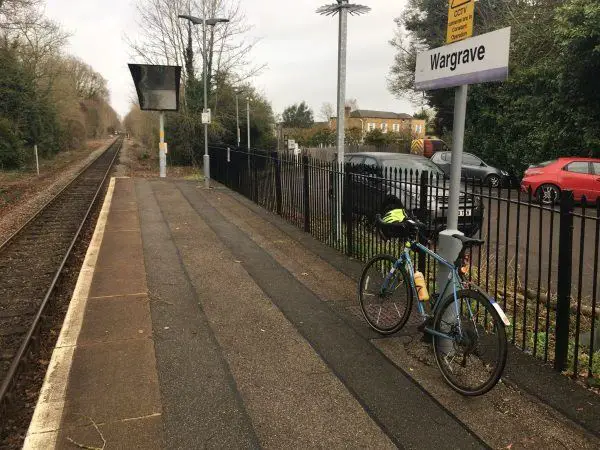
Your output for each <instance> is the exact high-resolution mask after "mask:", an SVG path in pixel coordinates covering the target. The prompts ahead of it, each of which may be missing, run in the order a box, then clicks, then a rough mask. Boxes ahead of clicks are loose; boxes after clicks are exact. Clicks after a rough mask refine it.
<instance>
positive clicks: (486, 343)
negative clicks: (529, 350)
mask: <svg viewBox="0 0 600 450" xmlns="http://www.w3.org/2000/svg"><path fill="white" fill-rule="evenodd" d="M376 222H377V226H378V228H379V230H380V231H381V232H382V234H383V236H384V238H386V239H389V238H391V237H398V238H400V239H402V240H403V241H404V251H403V252H402V254H401V255H400V257H399V258H395V257H393V256H391V255H386V254H381V255H377V256H375V257H373V258H372V259H371V260H370V261H368V262H367V264H366V265H365V267H364V269H363V272H362V275H361V278H360V282H359V286H358V288H359V291H358V297H359V302H360V306H361V310H362V312H363V315H364V317H365V320H366V321H367V323H368V324H369V325H370V326H371V328H373V329H374V330H375V331H377V332H379V333H381V334H383V335H390V334H393V333H396V332H398V331H399V330H400V329H401V328H402V327H404V325H405V324H406V322H407V321H408V319H409V317H410V314H411V312H412V303H413V299H414V298H417V299H418V292H417V286H416V285H415V280H414V275H415V269H414V266H413V263H412V259H411V255H410V251H413V252H419V253H421V254H422V255H428V256H430V257H431V258H433V259H434V260H435V261H437V262H438V263H439V264H441V265H443V266H445V267H446V268H448V270H449V275H448V279H447V281H446V283H445V286H444V289H443V290H442V291H441V293H439V294H433V295H432V296H431V298H430V300H429V303H430V305H431V308H430V312H427V311H426V308H425V304H426V302H422V301H417V308H418V312H419V314H420V316H421V318H422V320H423V322H422V324H421V326H420V328H419V329H420V330H421V331H423V332H424V333H427V334H429V335H431V337H432V341H433V350H434V353H435V360H436V362H437V365H438V367H439V369H440V371H441V372H442V375H443V377H444V379H445V380H446V382H447V383H448V384H449V385H450V386H451V387H452V388H453V389H454V390H456V391H457V392H459V393H460V394H462V395H467V396H476V395H482V394H485V393H486V392H488V391H489V390H490V389H492V388H493V387H494V386H495V385H496V383H497V382H498V380H499V379H500V377H501V375H502V372H503V370H504V366H505V364H506V355H507V346H508V343H507V338H506V331H505V327H506V326H509V325H510V321H509V320H508V318H507V317H506V314H505V313H504V312H503V311H502V308H501V307H500V305H498V304H497V303H496V302H495V301H494V299H493V298H492V297H490V296H489V295H488V294H486V293H485V292H484V291H483V290H482V289H481V288H479V287H478V286H476V285H474V284H472V283H470V282H468V281H467V280H466V277H465V274H466V272H467V270H461V269H463V268H464V267H465V266H464V263H465V262H466V261H467V260H466V257H465V255H466V251H467V250H468V249H472V248H473V247H475V246H481V245H482V244H483V243H484V241H482V240H479V239H471V238H468V237H465V236H463V235H461V234H455V235H454V236H453V237H454V238H456V239H458V240H460V241H461V243H462V249H461V251H460V252H459V255H458V257H457V259H456V261H455V262H454V263H450V262H448V261H447V260H446V259H444V258H443V257H441V256H440V255H438V254H437V253H435V252H433V251H432V250H430V249H428V248H427V247H426V246H424V245H423V244H421V243H420V242H419V233H420V231H422V230H424V229H425V225H423V224H422V223H420V222H418V221H417V220H412V219H407V220H405V221H403V222H401V223H395V224H386V223H384V222H383V221H382V220H381V217H380V216H379V215H378V216H377V217H376ZM450 286H452V288H451V291H450V290H449V288H450ZM469 368H471V369H474V370H473V373H470V372H469Z"/></svg>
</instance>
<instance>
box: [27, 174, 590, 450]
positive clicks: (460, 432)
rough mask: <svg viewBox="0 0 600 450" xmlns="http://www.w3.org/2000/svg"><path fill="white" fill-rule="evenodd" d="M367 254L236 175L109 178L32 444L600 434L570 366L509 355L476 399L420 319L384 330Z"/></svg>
mask: <svg viewBox="0 0 600 450" xmlns="http://www.w3.org/2000/svg"><path fill="white" fill-rule="evenodd" d="M359 268H360V264H358V263H357V262H355V261H350V260H348V259H347V258H346V257H345V256H343V255H341V254H339V253H336V252H335V251H333V250H331V249H329V248H327V247H325V246H324V245H323V244H320V243H319V242H317V241H315V240H314V239H312V238H311V237H310V236H308V235H306V234H303V233H301V232H300V231H299V230H296V229H294V228H293V227H292V226H290V225H288V224H286V223H284V222H283V221H282V220H280V218H278V217H275V216H273V215H271V214H269V213H267V212H265V211H263V210H261V209H260V208H259V207H258V206H256V205H253V204H251V203H250V202H249V201H247V200H246V199H243V198H242V197H240V196H239V195H237V194H235V193H233V192H231V191H230V190H228V189H226V188H223V187H219V186H217V187H215V188H214V189H210V190H205V189H204V188H203V187H202V186H201V185H200V184H198V183H197V182H192V181H177V180H168V181H165V180H158V179H130V178H116V179H112V180H111V184H110V187H109V190H108V194H107V196H106V199H105V202H104V205H103V209H102V212H101V214H100V220H99V222H98V226H97V228H96V232H95V234H94V237H93V239H92V244H91V246H90V248H89V250H88V254H87V256H86V261H85V263H84V266H83V268H82V271H81V274H80V277H79V281H78V284H77V287H76V289H75V293H74V295H73V299H72V302H71V305H70V308H69V312H68V313H67V318H66V320H65V325H64V327H63V330H62V331H61V335H60V337H59V340H58V342H57V346H56V349H55V351H54V353H53V357H52V361H51V362H50V367H49V370H48V374H47V376H46V380H45V383H44V386H43V388H42V392H41V395H40V398H39V401H38V405H37V407H36V411H35V413H34V417H33V420H32V422H31V425H30V428H29V431H28V434H27V439H26V442H25V445H24V448H25V449H51V448H59V449H76V448H100V449H134V448H136V449H137V448H139V449H159V448H166V449H199V448H262V447H265V448H382V449H385V448H423V449H429V448H437V449H446V448H448V449H468V448H600V439H598V436H599V435H600V433H599V429H600V427H598V420H600V414H599V413H600V404H599V402H598V398H597V397H596V396H594V395H593V394H590V393H588V392H586V391H585V390H583V389H581V388H579V387H578V386H576V385H575V384H573V383H571V382H570V381H569V380H566V379H565V380H566V383H567V384H565V383H564V382H563V381H562V380H559V379H557V378H556V377H554V376H553V375H555V374H551V373H549V372H539V374H540V377H541V376H543V377H544V378H542V379H543V380H544V383H545V386H544V389H541V390H539V392H538V391H536V386H535V385H533V386H529V387H528V388H527V389H521V388H520V387H519V383H517V381H518V380H521V379H530V378H531V377H532V376H535V374H536V373H538V372H534V369H532V366H530V365H529V366H528V365H527V363H526V361H523V362H522V363H521V361H520V360H517V358H520V356H518V355H516V356H515V355H511V360H510V361H509V369H510V367H511V366H514V367H515V368H516V369H515V370H512V369H511V370H509V371H508V375H507V381H508V382H502V383H500V384H499V385H498V386H497V387H496V388H495V389H494V390H493V391H492V392H490V393H489V394H488V395H486V396H484V397H479V398H473V399H471V398H469V399H466V398H464V397H461V396H460V395H458V394H456V393H454V392H453V391H452V390H451V389H449V388H448V387H447V386H446V385H445V384H444V383H443V380H442V378H441V375H440V374H439V372H437V368H436V367H435V363H432V361H433V358H432V355H431V349H430V348H429V347H428V346H427V345H426V344H424V343H421V342H420V341H419V339H418V335H417V334H416V333H415V329H414V324H412V325H411V326H409V327H408V328H407V329H406V330H405V331H404V332H402V333H401V334H399V335H396V336H393V337H390V338H385V339H382V338H381V337H380V336H378V335H377V334H375V333H373V332H371V331H370V330H369V329H368V327H367V326H366V324H364V323H363V322H362V320H361V318H360V310H359V308H358V305H357V303H356V292H355V290H356V280H355V276H356V271H357V270H359ZM518 367H525V368H527V370H528V371H529V374H527V375H528V376H526V377H523V374H522V370H521V371H520V369H518ZM536 367H537V366H536ZM535 370H537V369H535ZM558 377H560V375H558ZM511 378H512V379H514V380H516V381H511ZM557 380H558V381H557ZM569 383H570V384H569ZM525 384H526V383H525ZM565 386H566V387H565ZM548 390H552V391H553V395H548V396H544V395H542V394H543V393H544V391H548ZM538 394H539V395H538ZM542 400H543V401H542Z"/></svg>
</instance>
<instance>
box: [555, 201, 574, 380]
mask: <svg viewBox="0 0 600 450" xmlns="http://www.w3.org/2000/svg"><path fill="white" fill-rule="evenodd" d="M573 203H574V201H573V192H571V191H563V192H562V193H561V199H560V230H559V235H558V236H559V237H558V284H557V286H556V334H555V336H556V347H555V353H554V368H555V369H556V370H559V371H563V370H565V369H566V368H567V363H568V356H569V315H570V314H571V277H572V268H573V260H572V257H573Z"/></svg>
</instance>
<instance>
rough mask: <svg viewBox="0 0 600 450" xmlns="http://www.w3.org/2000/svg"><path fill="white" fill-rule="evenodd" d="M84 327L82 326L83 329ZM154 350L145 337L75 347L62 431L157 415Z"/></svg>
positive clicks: (157, 392)
mask: <svg viewBox="0 0 600 450" xmlns="http://www.w3.org/2000/svg"><path fill="white" fill-rule="evenodd" d="M84 327H85V325H84ZM154 367H155V360H154V346H153V343H152V340H151V339H149V338H148V337H144V338H141V339H133V340H126V341H119V342H104V343H102V344H92V345H86V346H78V347H77V349H76V350H75V355H74V357H73V363H72V366H71V373H70V376H69V385H68V388H67V395H66V402H65V408H64V415H63V421H62V427H61V428H66V427H70V426H81V425H85V420H86V419H85V416H87V417H90V418H91V419H92V420H94V421H95V422H96V423H102V422H111V421H116V420H122V419H128V418H133V417H142V416H149V415H152V414H160V412H161V404H160V396H159V389H158V379H157V376H156V372H155V370H154Z"/></svg>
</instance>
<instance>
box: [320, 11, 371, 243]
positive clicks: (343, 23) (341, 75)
mask: <svg viewBox="0 0 600 450" xmlns="http://www.w3.org/2000/svg"><path fill="white" fill-rule="evenodd" d="M370 10H371V8H369V7H368V6H363V5H356V4H353V3H349V1H348V0H337V3H334V4H330V5H325V6H321V7H320V8H319V9H317V13H319V14H322V15H325V16H335V15H336V14H339V34H338V80H337V165H338V173H337V175H338V176H337V180H335V181H334V186H333V188H334V197H335V209H334V228H333V235H334V239H335V240H338V239H340V238H341V237H342V196H343V190H342V189H343V184H342V183H343V175H344V138H345V104H346V44H347V37H348V13H350V14H352V15H360V14H364V13H367V12H369V11H370Z"/></svg>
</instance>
